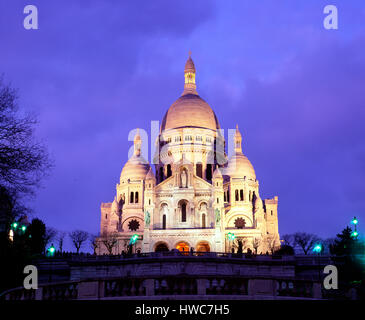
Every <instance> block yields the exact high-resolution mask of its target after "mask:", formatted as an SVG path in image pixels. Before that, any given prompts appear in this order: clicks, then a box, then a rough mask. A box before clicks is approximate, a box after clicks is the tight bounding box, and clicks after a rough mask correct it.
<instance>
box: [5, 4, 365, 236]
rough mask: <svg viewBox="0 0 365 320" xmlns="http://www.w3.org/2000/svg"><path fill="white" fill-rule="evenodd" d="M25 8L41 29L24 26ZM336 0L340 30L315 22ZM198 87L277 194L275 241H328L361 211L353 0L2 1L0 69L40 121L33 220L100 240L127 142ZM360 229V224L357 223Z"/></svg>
mask: <svg viewBox="0 0 365 320" xmlns="http://www.w3.org/2000/svg"><path fill="white" fill-rule="evenodd" d="M27 4H34V5H36V6H37V7H38V11H39V30H25V29H24V27H23V19H24V17H25V15H24V14H23V9H24V7H25V5H27ZM328 4H334V5H337V7H338V12H339V29H338V30H326V29H324V27H323V19H324V17H325V15H324V14H323V8H324V7H325V6H326V5H328ZM189 50H191V51H192V58H193V60H194V62H195V66H196V68H197V88H198V92H199V94H200V96H201V97H202V98H204V99H205V100H206V101H207V102H208V103H209V104H210V106H211V107H212V108H213V109H214V111H215V112H216V114H217V116H218V119H219V121H220V124H221V126H222V128H224V129H226V130H227V129H229V128H234V127H235V124H236V123H238V125H239V127H240V130H241V132H242V134H243V152H244V153H245V154H246V155H247V157H248V158H249V159H250V160H251V162H252V164H253V166H254V168H255V170H256V175H257V177H258V179H259V182H260V194H261V197H262V198H267V197H273V196H275V195H278V196H279V232H280V234H285V233H292V232H295V231H306V232H312V233H316V234H318V235H319V236H322V237H330V236H331V237H332V236H334V235H335V234H336V233H337V232H339V231H341V230H342V229H343V227H344V226H346V225H347V224H348V222H349V221H350V220H351V217H352V216H354V215H356V216H358V217H359V218H360V225H359V227H360V230H361V229H362V227H361V225H363V223H364V218H365V215H364V211H365V197H364V193H365V187H364V184H365V183H364V181H365V143H364V137H365V125H364V122H365V54H364V52H365V2H364V1H363V0H350V1H349V0H295V1H293V0H261V1H247V0H245V1H243V0H237V1H219V0H217V1H213V0H199V1H197V0H193V1H187V0H184V1H171V0H164V1H162V0H154V1H141V0H139V1H136V0H133V1H132V0H129V1H117V0H115V1H113V0H110V1H96V0H89V1H84V0H72V1H71V0H62V1H56V0H52V1H49V0H47V1H46V0H42V1H41V0H30V1H20V0H12V1H5V0H1V2H0V73H3V75H4V80H5V81H6V82H11V85H12V86H13V87H15V88H18V89H19V94H20V105H21V108H23V109H25V110H27V111H31V112H35V113H36V114H37V115H38V116H39V121H40V125H39V130H38V132H37V134H38V136H39V138H40V139H41V140H42V141H44V142H45V143H46V144H47V146H48V148H49V151H50V153H51V155H52V157H53V159H54V162H55V168H54V170H53V171H52V173H51V176H50V177H49V178H48V179H47V180H45V181H44V183H43V187H42V189H40V190H39V192H38V194H37V197H36V198H35V199H33V200H31V201H30V202H29V205H30V206H31V207H32V208H33V210H34V213H33V216H37V217H39V218H41V219H43V220H44V221H45V222H46V223H47V224H48V225H50V226H52V227H55V228H56V229H59V230H63V231H70V230H73V229H84V230H86V231H89V232H92V233H97V232H98V231H99V222H100V203H101V202H110V201H112V200H113V198H114V195H115V186H116V184H117V183H118V180H119V175H120V172H121V170H122V167H123V165H124V163H125V162H126V161H127V158H128V149H129V148H130V147H131V144H132V142H130V141H128V133H129V132H130V130H132V129H135V128H137V127H140V128H143V129H145V130H147V131H148V132H149V131H150V121H151V120H159V121H161V120H162V117H163V115H164V113H165V112H166V110H167V109H168V107H169V106H170V105H171V104H172V103H173V102H174V101H175V100H176V99H177V98H178V97H179V96H180V94H181V93H182V90H183V81H184V80H183V69H184V64H185V61H186V59H187V57H188V51H189ZM361 221H363V223H361Z"/></svg>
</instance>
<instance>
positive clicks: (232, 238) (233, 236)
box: [227, 232, 236, 251]
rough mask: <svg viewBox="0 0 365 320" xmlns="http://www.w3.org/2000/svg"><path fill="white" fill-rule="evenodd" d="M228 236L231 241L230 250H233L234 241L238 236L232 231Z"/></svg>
mask: <svg viewBox="0 0 365 320" xmlns="http://www.w3.org/2000/svg"><path fill="white" fill-rule="evenodd" d="M227 236H228V241H229V249H230V251H232V243H233V240H234V239H235V238H236V236H235V235H234V233H232V232H228V234H227Z"/></svg>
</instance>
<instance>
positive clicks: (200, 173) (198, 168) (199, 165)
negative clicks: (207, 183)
mask: <svg viewBox="0 0 365 320" xmlns="http://www.w3.org/2000/svg"><path fill="white" fill-rule="evenodd" d="M196 175H197V176H198V177H199V178H203V164H202V163H201V162H198V163H197V164H196Z"/></svg>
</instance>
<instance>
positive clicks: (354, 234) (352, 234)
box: [351, 231, 359, 238]
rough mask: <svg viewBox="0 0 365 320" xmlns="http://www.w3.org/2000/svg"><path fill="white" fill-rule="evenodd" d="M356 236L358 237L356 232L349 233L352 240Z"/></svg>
mask: <svg viewBox="0 0 365 320" xmlns="http://www.w3.org/2000/svg"><path fill="white" fill-rule="evenodd" d="M358 235H359V233H358V232H357V231H353V232H352V233H351V237H353V238H356V237H357V236H358Z"/></svg>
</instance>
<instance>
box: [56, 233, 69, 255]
mask: <svg viewBox="0 0 365 320" xmlns="http://www.w3.org/2000/svg"><path fill="white" fill-rule="evenodd" d="M66 234H67V233H66V232H64V231H59V232H58V233H57V237H56V240H57V243H58V248H59V250H60V252H61V253H62V252H63V243H64V241H65V237H66Z"/></svg>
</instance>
